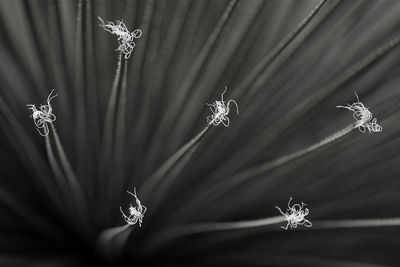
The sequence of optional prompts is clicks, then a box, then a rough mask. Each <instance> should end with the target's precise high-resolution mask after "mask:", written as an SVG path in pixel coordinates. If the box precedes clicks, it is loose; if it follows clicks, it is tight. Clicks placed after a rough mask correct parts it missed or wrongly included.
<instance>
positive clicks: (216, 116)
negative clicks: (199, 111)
mask: <svg viewBox="0 0 400 267" xmlns="http://www.w3.org/2000/svg"><path fill="white" fill-rule="evenodd" d="M227 89H228V88H227V87H226V86H225V90H224V91H223V92H222V94H221V100H216V101H215V103H213V104H207V106H209V107H210V110H211V112H212V113H213V114H212V115H210V116H207V123H208V124H209V125H211V124H212V125H215V126H218V125H219V124H220V123H221V122H222V124H223V125H224V126H225V127H228V126H229V118H228V117H227V116H228V114H229V104H230V103H233V104H235V106H236V113H237V114H239V107H238V105H237V103H236V101H235V100H232V99H231V100H229V101H228V102H227V103H226V105H225V102H224V94H225V92H226V90H227Z"/></svg>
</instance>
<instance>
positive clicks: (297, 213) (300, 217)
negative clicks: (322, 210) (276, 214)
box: [275, 198, 312, 230]
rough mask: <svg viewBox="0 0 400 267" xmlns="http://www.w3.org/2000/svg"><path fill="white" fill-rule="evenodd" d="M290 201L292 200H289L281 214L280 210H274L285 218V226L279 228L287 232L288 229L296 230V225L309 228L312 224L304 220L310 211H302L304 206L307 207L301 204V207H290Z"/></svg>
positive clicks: (298, 205) (296, 205) (295, 205)
mask: <svg viewBox="0 0 400 267" xmlns="http://www.w3.org/2000/svg"><path fill="white" fill-rule="evenodd" d="M290 201H292V198H290V199H289V202H288V208H287V210H286V212H283V211H282V210H281V208H279V207H278V206H275V208H277V209H278V210H279V211H280V213H281V214H282V215H283V216H285V218H286V219H285V221H287V224H286V226H281V228H283V229H285V230H287V229H288V228H289V227H290V228H291V229H293V228H297V225H304V226H305V227H311V226H312V223H311V222H310V221H309V220H307V219H305V218H304V217H306V216H307V215H308V214H309V213H310V211H309V210H308V209H307V208H305V209H304V210H303V208H304V206H307V205H306V204H304V203H303V202H301V205H300V204H294V205H293V206H290Z"/></svg>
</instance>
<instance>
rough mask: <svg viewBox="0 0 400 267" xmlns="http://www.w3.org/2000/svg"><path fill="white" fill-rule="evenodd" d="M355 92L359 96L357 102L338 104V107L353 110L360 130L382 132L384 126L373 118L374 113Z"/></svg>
mask: <svg viewBox="0 0 400 267" xmlns="http://www.w3.org/2000/svg"><path fill="white" fill-rule="evenodd" d="M354 94H355V95H356V97H357V102H355V103H353V104H351V105H350V104H347V106H336V107H337V108H345V109H348V110H350V111H352V112H353V118H354V119H355V120H356V123H357V124H356V127H357V128H358V129H359V130H360V132H362V133H365V132H366V131H367V130H368V132H370V133H371V132H375V133H376V132H381V131H382V126H380V125H379V124H378V123H377V119H376V118H372V113H371V112H370V111H369V110H368V108H367V107H365V106H364V104H363V103H361V102H360V99H359V98H358V95H357V93H356V92H354Z"/></svg>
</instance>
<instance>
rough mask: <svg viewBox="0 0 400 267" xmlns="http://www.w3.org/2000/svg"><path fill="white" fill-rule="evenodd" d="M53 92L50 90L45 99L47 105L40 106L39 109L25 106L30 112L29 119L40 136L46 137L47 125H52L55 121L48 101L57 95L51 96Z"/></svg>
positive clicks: (33, 106) (30, 105)
mask: <svg viewBox="0 0 400 267" xmlns="http://www.w3.org/2000/svg"><path fill="white" fill-rule="evenodd" d="M53 91H54V90H51V92H50V94H49V96H48V97H47V105H40V107H39V109H37V108H36V106H35V105H33V104H29V105H27V107H28V109H29V110H30V111H32V115H31V118H33V121H34V122H35V126H36V128H37V131H38V132H39V133H40V135H42V136H47V135H48V134H49V126H48V125H47V123H52V122H53V121H55V120H56V116H55V115H54V114H53V108H52V107H51V105H50V101H51V100H52V99H53V98H54V97H56V96H57V95H54V96H51V94H52V93H53Z"/></svg>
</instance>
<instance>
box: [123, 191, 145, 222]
mask: <svg viewBox="0 0 400 267" xmlns="http://www.w3.org/2000/svg"><path fill="white" fill-rule="evenodd" d="M127 192H128V194H130V195H132V196H133V197H134V198H135V200H136V206H135V207H133V206H132V204H130V206H129V208H128V211H129V215H128V216H127V215H125V213H124V212H123V211H122V208H121V207H119V210H120V211H121V213H122V217H123V218H124V220H125V222H126V223H127V224H129V225H134V224H136V223H137V222H139V226H142V222H143V217H144V213H145V212H146V210H147V208H146V206H143V205H142V204H141V203H140V200H139V199H138V197H137V195H136V188H134V189H133V192H134V193H131V192H129V191H127Z"/></svg>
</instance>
